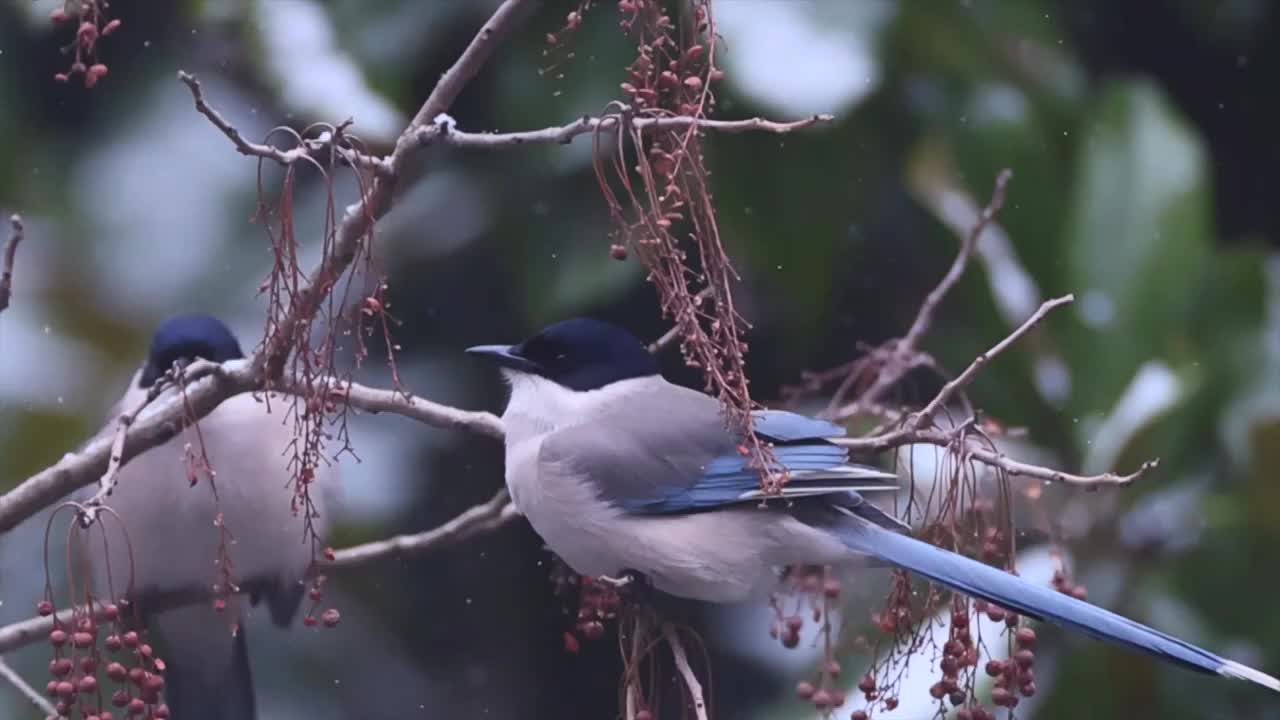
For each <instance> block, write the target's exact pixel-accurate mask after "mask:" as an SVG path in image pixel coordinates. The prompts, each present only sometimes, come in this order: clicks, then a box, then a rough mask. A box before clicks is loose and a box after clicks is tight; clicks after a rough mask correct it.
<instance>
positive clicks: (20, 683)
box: [0, 658, 58, 717]
mask: <svg viewBox="0 0 1280 720" xmlns="http://www.w3.org/2000/svg"><path fill="white" fill-rule="evenodd" d="M0 679H2V680H5V681H7V682H8V683H9V684H10V685H13V686H14V687H15V688H17V689H18V692H20V693H22V696H23V697H25V698H26V699H28V700H30V701H31V704H32V705H35V706H36V707H37V708H39V709H40V712H42V713H44V714H45V716H47V717H57V716H58V711H57V710H56V709H55V708H54V707H53V703H51V702H49V701H48V700H46V699H45V698H44V696H43V695H41V694H40V693H38V692H36V689H35V688H33V687H31V686H30V685H28V684H27V681H26V680H23V679H22V676H21V675H19V674H18V673H17V672H16V671H15V670H14V669H13V668H11V667H9V663H7V662H5V661H4V658H0Z"/></svg>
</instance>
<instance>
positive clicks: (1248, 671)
mask: <svg viewBox="0 0 1280 720" xmlns="http://www.w3.org/2000/svg"><path fill="white" fill-rule="evenodd" d="M835 509H836V510H838V511H840V512H842V513H844V514H845V515H848V516H849V517H848V518H847V519H843V520H841V521H840V522H839V523H838V524H836V525H835V526H834V527H831V528H829V529H830V530H831V531H832V532H833V533H834V534H835V535H836V536H837V537H839V539H840V540H841V542H843V543H844V544H845V545H847V546H848V547H849V548H850V549H852V550H855V551H857V552H859V553H864V554H867V555H872V556H874V557H877V558H880V559H881V560H884V561H887V562H889V563H891V564H893V565H896V566H898V567H901V568H903V569H905V570H910V571H911V572H914V573H916V574H919V575H923V576H924V577H927V578H929V579H931V580H934V581H935V582H939V583H941V584H943V585H946V586H948V587H950V588H952V589H953V590H957V591H959V592H962V593H964V594H966V595H970V596H972V597H976V598H982V599H984V600H987V601H989V602H992V603H995V604H997V605H1000V606H1001V607H1005V608H1008V609H1011V610H1016V611H1017V612H1019V613H1022V614H1023V615H1028V616H1030V617H1033V618H1036V619H1038V620H1044V621H1047V622H1051V623H1054V624H1056V625H1062V626H1065V627H1069V628H1072V629H1074V630H1078V631H1080V632H1082V633H1085V634H1087V635H1090V636H1092V637H1094V638H1097V639H1099V640H1105V641H1109V642H1115V643H1120V644H1122V645H1127V646H1128V647H1131V648H1134V649H1136V650H1139V651H1141V652H1144V653H1148V654H1150V655H1154V656H1156V657H1159V658H1162V659H1164V660H1167V661H1169V662H1172V663H1175V664H1178V665H1182V666H1183V667H1187V668H1190V669H1192V670H1196V671H1198V672H1202V673H1207V674H1212V675H1224V676H1228V677H1236V678H1240V679H1245V680H1250V681H1252V682H1256V683H1258V684H1260V685H1263V686H1264V687H1268V688H1271V689H1272V690H1276V691H1280V680H1276V679H1275V678H1273V677H1271V676H1269V675H1266V674H1264V673H1262V672H1259V671H1257V670H1253V669H1252V668H1248V667H1245V666H1243V665H1241V664H1239V663H1236V662H1233V661H1230V660H1226V659H1224V658H1221V657H1219V656H1217V655H1215V654H1213V653H1211V652H1209V651H1208V650H1204V649H1202V648H1199V647H1196V646H1195V645H1192V644H1191V643H1188V642H1186V641H1184V640H1179V639H1178V638H1175V637H1173V636H1171V635H1167V634H1165V633H1162V632H1160V631H1159V630H1154V629H1152V628H1149V627H1147V626H1145V625H1142V624H1141V623H1138V622H1135V621H1133V620H1130V619H1128V618H1125V617H1121V616H1120V615H1117V614H1115V613H1113V612H1111V611H1109V610H1104V609H1102V608H1100V607H1098V606H1096V605H1090V604H1089V603H1087V602H1084V601H1082V600H1077V599H1076V598H1073V597H1071V596H1069V595H1064V594H1063V593H1060V592H1058V591H1056V590H1053V589H1051V588H1048V587H1043V586H1040V585H1035V584H1033V583H1030V582H1027V581H1026V580H1023V579H1022V578H1019V577H1018V576H1016V575H1012V574H1009V573H1007V572H1004V571H1002V570H999V569H997V568H994V567H991V566H990V565H985V564H983V563H980V562H978V561H977V560H973V559H970V558H967V557H964V556H962V555H957V554H956V553H953V552H949V551H947V550H944V549H942V548H939V547H935V546H933V545H930V544H929V543H926V542H922V541H920V540H916V539H915V538H912V537H910V536H908V535H902V534H898V533H894V532H891V531H888V530H885V529H883V528H881V527H877V526H875V525H872V524H870V523H867V522H865V521H863V520H861V519H858V518H857V516H856V513H855V512H853V511H852V510H850V509H846V508H835Z"/></svg>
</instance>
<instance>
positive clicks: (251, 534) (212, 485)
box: [77, 315, 338, 720]
mask: <svg viewBox="0 0 1280 720" xmlns="http://www.w3.org/2000/svg"><path fill="white" fill-rule="evenodd" d="M241 357H243V353H242V351H241V349H240V344H239V343H238V342H237V340H236V338H235V336H234V335H233V334H232V333H231V331H230V330H229V329H228V328H227V327H226V325H224V324H223V323H222V322H221V321H219V320H218V319H216V318H214V317H210V316H207V315H178V316H175V317H172V318H169V319H168V320H166V321H164V322H163V323H162V324H161V325H160V326H159V327H158V328H157V329H156V331H155V334H154V336H153V338H152V341H151V348H150V353H149V355H148V356H147V358H146V361H145V362H144V363H143V365H142V367H141V368H140V369H139V370H138V371H137V373H135V374H134V376H133V380H132V381H131V382H130V384H129V388H128V390H127V391H126V392H125V394H124V397H123V398H122V399H121V400H120V401H119V402H118V403H117V404H116V406H115V407H114V408H113V409H112V411H111V413H110V417H111V418H112V419H113V420H114V419H115V418H117V417H118V416H119V415H120V414H121V413H122V412H128V411H131V410H132V409H133V408H136V407H137V406H138V403H139V402H140V401H141V400H142V399H143V398H144V397H145V395H146V394H147V393H148V392H149V391H151V389H152V388H153V386H154V385H155V384H156V383H157V382H160V381H161V379H162V377H163V376H164V374H165V373H166V372H167V371H169V370H170V369H171V368H172V367H173V366H174V365H175V364H177V365H179V366H186V365H188V364H190V363H191V362H193V361H195V360H196V359H203V360H208V361H212V362H225V361H227V360H233V359H237V358H241ZM173 392H177V390H175V389H172V388H171V389H168V390H165V391H164V393H173ZM286 408H287V400H284V399H279V400H276V401H275V402H273V403H272V404H271V409H272V411H271V412H269V411H268V405H267V403H266V402H265V401H264V399H263V398H261V397H255V396H253V395H252V394H241V395H237V396H235V397H232V398H230V399H228V400H226V401H225V402H223V403H222V404H221V405H219V406H218V407H217V408H216V409H215V410H214V411H213V412H211V413H210V414H209V415H208V416H206V417H205V418H203V419H202V420H200V421H199V425H198V426H199V433H198V435H196V434H194V433H184V434H180V435H179V436H177V437H174V438H173V439H171V440H169V441H168V442H166V443H165V444H163V445H160V446H159V447H155V448H152V449H150V450H148V451H146V452H144V453H142V454H141V455H139V456H138V457H136V458H134V459H132V460H131V461H130V462H128V463H127V464H125V465H124V466H123V467H122V468H121V469H120V472H119V476H118V478H117V484H116V486H115V488H114V490H113V491H112V492H111V494H110V495H109V496H108V497H107V498H106V499H105V502H104V504H105V505H106V506H107V507H109V508H110V509H111V510H112V511H114V514H115V515H116V516H118V518H119V520H118V521H117V520H116V519H115V518H114V517H112V516H111V514H110V513H102V514H100V515H99V521H98V522H100V523H101V524H102V528H103V530H102V532H101V533H100V532H98V531H96V530H93V531H89V532H81V533H78V534H77V537H78V540H79V543H80V544H79V547H78V548H77V551H78V552H83V553H85V556H86V559H87V562H88V564H89V565H90V567H91V574H92V582H93V588H94V591H95V594H96V597H98V598H99V599H100V600H103V601H107V599H108V598H109V599H110V600H115V599H116V598H118V597H119V596H120V595H122V594H123V593H124V592H125V591H126V588H127V587H128V582H129V572H130V568H132V573H133V574H132V591H133V597H134V599H136V600H137V601H138V602H139V605H140V607H141V609H142V612H143V614H144V617H145V621H146V623H147V625H148V627H149V628H150V629H151V630H152V631H153V632H154V633H155V635H157V636H158V639H159V640H160V642H161V643H162V646H163V650H164V651H165V654H164V660H165V664H166V666H167V669H166V671H165V673H164V678H165V688H164V698H165V700H166V701H167V704H168V705H169V707H170V711H171V713H172V716H173V717H175V718H179V719H181V720H232V719H233V718H234V719H235V720H252V719H253V718H254V717H256V709H255V701H254V689H253V678H252V674H251V672H250V667H249V652H248V645H247V642H248V641H247V636H246V631H245V623H244V620H245V617H246V611H247V608H245V607H243V606H242V605H243V604H242V603H240V602H239V601H238V596H237V595H235V594H234V593H233V594H231V595H230V598H229V600H228V602H227V603H226V607H225V609H223V610H216V609H215V608H214V607H213V605H212V603H211V602H208V601H204V602H200V603H196V604H192V605H186V606H184V607H179V608H176V609H166V610H162V611H159V612H148V610H147V599H148V598H149V597H150V598H155V597H157V596H159V595H163V594H165V593H174V592H182V591H187V592H189V591H192V590H200V589H208V588H210V587H211V586H213V585H215V584H217V583H221V582H223V574H222V573H223V572H224V571H227V572H229V576H230V578H231V579H232V581H233V582H234V583H235V584H236V585H238V586H240V587H242V588H244V589H246V590H248V591H249V595H250V598H251V600H252V604H253V605H254V606H256V605H257V604H258V602H259V601H262V600H265V604H266V607H267V609H268V611H269V613H270V616H271V620H272V621H273V622H274V623H275V624H276V625H278V626H281V627H284V626H288V625H289V624H291V623H292V621H293V620H294V618H295V616H296V615H297V611H298V607H299V605H300V603H301V601H302V598H303V595H304V593H305V590H306V586H305V578H306V573H307V569H308V567H309V565H310V564H311V561H312V552H313V541H319V542H323V541H324V539H325V537H326V536H327V534H328V532H329V529H330V525H331V522H330V509H331V508H332V506H333V502H334V495H335V491H336V488H335V484H336V482H337V480H338V478H337V474H336V472H335V470H334V469H333V467H332V466H322V467H321V468H319V469H318V470H317V477H316V478H315V481H314V482H313V484H312V491H311V499H312V502H313V503H314V506H315V510H316V512H317V515H316V516H315V517H314V518H312V525H313V528H314V531H315V533H316V534H317V536H318V537H317V538H312V537H309V536H308V534H307V532H306V531H305V529H304V524H305V521H306V517H305V514H304V513H305V511H304V510H302V509H299V510H298V511H297V512H295V511H294V509H293V508H294V504H293V501H294V484H293V482H292V479H291V478H292V475H293V473H292V472H291V471H290V468H289V461H290V456H289V453H288V452H287V451H288V448H289V445H290V443H291V442H292V441H293V439H294V429H293V423H292V422H288V421H286ZM144 413H145V411H144ZM113 427H114V423H111V424H109V425H108V428H113ZM108 431H110V430H108ZM197 444H202V445H203V447H202V448H201V447H195V446H196V445H197ZM201 453H203V455H201ZM193 457H194V458H198V459H199V460H200V461H201V462H202V461H203V458H207V459H208V470H209V472H208V473H207V474H205V473H201V472H199V471H198V470H193V468H192V465H191V463H192V461H193ZM206 478H207V479H206ZM96 490H97V487H96V486H91V487H89V488H86V489H85V490H84V491H83V492H82V494H81V496H80V499H81V500H82V501H83V500H87V499H88V498H89V497H91V496H92V495H93V494H94V492H95V491H96ZM218 523H223V524H224V526H225V529H226V531H227V535H225V536H224V535H223V533H222V531H221V529H220V528H219V526H218ZM121 526H123V528H122V527H121ZM126 531H127V533H128V542H126V537H125V535H124V532H126ZM103 533H105V540H106V542H105V549H104V544H103ZM222 552H226V553H228V554H229V555H228V557H229V560H230V562H229V565H228V566H227V567H221V566H222V565H223V561H221V560H220V553H222ZM130 553H131V554H132V556H130ZM109 586H110V587H109ZM109 592H114V593H115V596H112V595H109V594H108V593H109Z"/></svg>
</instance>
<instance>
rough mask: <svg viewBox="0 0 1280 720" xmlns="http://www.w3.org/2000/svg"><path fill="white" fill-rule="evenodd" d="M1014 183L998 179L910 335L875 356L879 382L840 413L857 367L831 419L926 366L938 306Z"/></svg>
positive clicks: (1008, 175) (1006, 176)
mask: <svg viewBox="0 0 1280 720" xmlns="http://www.w3.org/2000/svg"><path fill="white" fill-rule="evenodd" d="M1011 179H1013V171H1012V170H1009V169H1008V168H1005V169H1004V170H1001V171H1000V173H999V174H998V175H996V182H995V189H994V190H993V191H992V193H991V200H990V201H989V202H988V203H987V206H986V207H985V208H983V209H982V212H981V213H979V214H978V220H977V222H975V223H974V224H973V228H972V229H970V231H969V234H968V235H966V236H964V238H963V239H962V240H961V242H960V250H959V252H957V253H956V257H955V259H954V260H952V261H951V267H950V268H948V269H947V272H946V274H945V275H943V276H942V279H941V280H939V281H938V285H937V286H936V287H935V288H934V289H933V290H932V291H930V292H929V294H928V295H927V296H926V297H925V299H924V302H923V303H921V304H920V309H919V310H918V311H917V312H916V317H915V320H913V321H912V323H911V327H910V328H908V329H907V333H906V334H905V335H903V336H902V337H901V338H899V339H897V340H891V341H889V342H888V343H886V344H885V345H883V346H882V347H880V348H878V349H877V351H874V352H873V355H879V356H880V357H879V358H877V359H878V361H879V372H877V373H876V377H875V380H874V381H872V383H871V385H870V387H868V388H867V389H866V390H864V391H863V392H862V393H861V394H860V395H859V396H858V398H857V399H856V400H854V401H853V402H852V403H850V404H849V405H848V406H846V407H844V408H840V410H839V411H837V410H836V408H837V407H839V406H840V404H841V402H842V401H843V399H844V395H845V393H846V392H848V390H849V388H850V387H851V386H852V385H853V383H854V381H855V380H856V379H857V377H858V375H859V374H860V373H861V371H862V370H863V369H864V368H863V364H862V363H854V364H853V365H852V370H851V371H850V372H849V374H848V377H846V378H845V381H844V382H843V383H841V385H840V387H839V388H838V389H837V390H836V392H835V394H834V395H833V396H832V398H831V404H830V406H829V408H828V414H829V415H834V414H836V413H837V412H839V413H841V414H844V415H846V416H847V415H853V414H856V413H857V412H858V411H859V410H860V408H861V407H863V406H864V405H868V404H874V403H876V402H878V401H879V400H880V399H881V397H882V396H883V395H884V393H885V392H886V391H888V390H889V388H891V387H893V386H894V385H895V384H896V383H897V382H898V381H899V380H901V379H902V377H903V376H904V375H906V374H907V372H909V371H910V370H912V369H914V368H916V367H919V366H920V365H921V364H922V360H921V355H922V354H921V353H920V351H919V350H918V347H917V346H919V344H920V340H921V339H922V338H923V337H924V335H925V333H927V332H928V331H929V328H930V327H931V326H932V325H933V318H934V315H935V314H936V313H937V310H938V306H939V305H941V304H942V300H943V299H944V298H945V297H946V296H947V294H948V293H950V292H951V290H952V288H954V287H955V286H956V283H958V282H960V278H961V276H963V275H964V271H965V268H966V267H967V266H968V264H969V258H971V257H972V256H973V252H974V248H975V247H977V245H978V239H979V238H981V237H982V233H983V231H984V230H986V229H987V226H988V225H990V224H991V221H992V220H994V219H995V217H996V215H997V214H999V212H1000V210H1001V209H1002V208H1004V201H1005V195H1006V192H1007V190H1008V187H1009V181H1010V180H1011ZM925 357H927V356H925Z"/></svg>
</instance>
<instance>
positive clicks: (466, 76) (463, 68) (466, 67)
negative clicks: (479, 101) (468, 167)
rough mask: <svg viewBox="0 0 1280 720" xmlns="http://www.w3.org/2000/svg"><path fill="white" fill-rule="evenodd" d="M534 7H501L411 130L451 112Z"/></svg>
mask: <svg viewBox="0 0 1280 720" xmlns="http://www.w3.org/2000/svg"><path fill="white" fill-rule="evenodd" d="M532 5H533V3H532V2H530V1H529V0H505V1H504V2H503V3H502V5H500V6H498V9H497V10H495V11H494V12H493V15H492V16H491V17H490V18H489V21H488V22H486V23H485V24H484V27H482V28H480V32H478V33H476V36H475V37H474V38H472V39H471V44H470V45H468V46H467V49H466V50H463V51H462V55H461V56H460V57H459V58H458V60H457V61H456V62H455V63H454V64H453V66H452V67H450V68H449V69H448V70H446V71H445V73H444V75H441V76H440V81H439V82H437V83H436V87H435V89H434V90H432V91H431V95H430V96H429V97H428V98H427V101H426V102H425V103H423V104H422V107H421V108H419V109H418V114H417V115H414V116H413V121H412V122H410V123H409V127H410V128H412V129H417V128H420V127H425V126H426V125H427V124H429V123H431V122H433V121H434V119H435V117H436V116H437V115H439V114H440V113H442V112H445V111H447V110H448V109H449V106H450V105H452V104H453V101H454V100H455V99H456V98H457V97H458V95H459V94H460V93H461V92H462V89H463V88H464V87H466V86H467V83H469V82H471V79H472V78H474V77H475V76H476V74H477V73H479V72H480V68H481V67H483V66H484V63H485V61H487V60H488V59H489V56H490V55H492V54H493V50H494V48H495V47H497V44H498V41H499V40H500V39H502V37H503V36H504V35H506V34H507V32H509V31H510V30H511V28H512V27H514V26H515V24H516V23H517V22H519V21H520V20H522V19H523V18H522V17H521V16H522V15H523V14H524V13H525V12H526V10H527V9H528V8H530V7H531V6H532ZM408 136H409V133H406V134H405V135H402V136H401V137H400V140H401V141H400V142H397V143H396V145H397V147H396V153H397V154H398V153H400V147H399V146H400V145H401V144H404V141H406V140H407V139H408Z"/></svg>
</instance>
